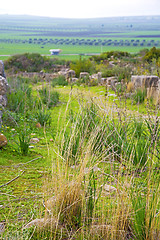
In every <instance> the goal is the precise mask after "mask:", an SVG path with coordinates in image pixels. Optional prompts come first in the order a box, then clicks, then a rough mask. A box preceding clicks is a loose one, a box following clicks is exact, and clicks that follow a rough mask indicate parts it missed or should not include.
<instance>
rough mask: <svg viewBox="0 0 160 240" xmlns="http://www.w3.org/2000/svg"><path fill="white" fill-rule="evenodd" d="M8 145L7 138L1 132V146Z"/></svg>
mask: <svg viewBox="0 0 160 240" xmlns="http://www.w3.org/2000/svg"><path fill="white" fill-rule="evenodd" d="M6 145H7V138H6V137H5V136H4V135H3V134H2V133H0V148H1V147H4V146H6Z"/></svg>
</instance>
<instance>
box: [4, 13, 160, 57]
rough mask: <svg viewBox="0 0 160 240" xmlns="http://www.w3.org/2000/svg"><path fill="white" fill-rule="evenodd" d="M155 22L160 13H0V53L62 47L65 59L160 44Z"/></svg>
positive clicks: (39, 50) (45, 51)
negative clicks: (71, 16) (60, 15)
mask: <svg viewBox="0 0 160 240" xmlns="http://www.w3.org/2000/svg"><path fill="white" fill-rule="evenodd" d="M159 26H160V16H144V17H117V18H98V19H57V18H47V17H33V16H9V15H0V55H14V54H21V53H24V52H30V53H33V52H37V53H40V54H44V55H47V54H49V50H50V49H53V48H60V49H62V53H61V56H60V57H61V58H68V59H76V58H79V56H78V55H80V54H81V55H83V54H84V55H87V54H99V53H101V52H106V51H110V50H122V51H128V52H131V53H136V52H139V51H140V50H141V49H144V48H148V49H150V48H152V47H153V46H155V47H160V28H159ZM63 54H64V55H63ZM66 54H77V55H75V56H66ZM6 58H7V56H5V57H3V59H6Z"/></svg>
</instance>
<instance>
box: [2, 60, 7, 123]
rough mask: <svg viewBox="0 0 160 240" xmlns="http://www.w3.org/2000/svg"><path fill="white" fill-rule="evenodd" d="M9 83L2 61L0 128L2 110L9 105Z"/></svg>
mask: <svg viewBox="0 0 160 240" xmlns="http://www.w3.org/2000/svg"><path fill="white" fill-rule="evenodd" d="M7 90H8V83H7V80H6V75H5V72H4V64H3V62H2V61H1V60H0V126H1V124H2V108H3V107H6V105H7V96H6V93H7Z"/></svg>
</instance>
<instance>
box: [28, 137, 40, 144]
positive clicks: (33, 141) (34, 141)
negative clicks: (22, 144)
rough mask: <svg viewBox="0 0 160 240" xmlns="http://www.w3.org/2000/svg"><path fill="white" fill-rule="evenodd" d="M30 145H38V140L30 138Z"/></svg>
mask: <svg viewBox="0 0 160 240" xmlns="http://www.w3.org/2000/svg"><path fill="white" fill-rule="evenodd" d="M30 143H39V139H38V138H31V139H30Z"/></svg>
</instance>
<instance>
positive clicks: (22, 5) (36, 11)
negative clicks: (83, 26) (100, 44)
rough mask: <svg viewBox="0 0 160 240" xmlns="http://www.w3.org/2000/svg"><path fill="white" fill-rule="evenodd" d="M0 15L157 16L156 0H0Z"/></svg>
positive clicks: (159, 11)
mask: <svg viewBox="0 0 160 240" xmlns="http://www.w3.org/2000/svg"><path fill="white" fill-rule="evenodd" d="M0 14H27V15H39V16H49V17H67V18H92V17H111V16H137V15H160V0H45V1H44V0H43V1H42V0H26V1H23V0H2V1H1V3H0Z"/></svg>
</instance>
